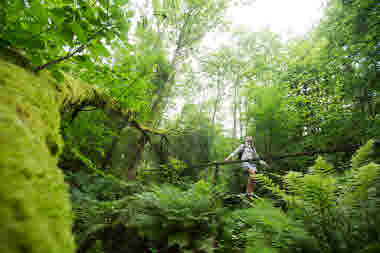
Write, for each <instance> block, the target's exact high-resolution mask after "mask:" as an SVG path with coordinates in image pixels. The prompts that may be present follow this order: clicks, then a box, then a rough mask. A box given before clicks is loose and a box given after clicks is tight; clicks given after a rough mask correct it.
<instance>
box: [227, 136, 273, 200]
mask: <svg viewBox="0 0 380 253" xmlns="http://www.w3.org/2000/svg"><path fill="white" fill-rule="evenodd" d="M241 152H242V156H241V158H240V159H241V160H250V159H258V161H259V163H260V164H262V165H264V166H266V167H268V165H267V163H266V162H265V161H263V160H261V159H260V156H259V155H258V154H257V152H256V149H255V147H254V146H253V144H252V136H247V137H246V138H245V143H243V144H241V145H240V146H239V147H238V148H237V149H235V151H234V152H232V153H231V154H230V155H229V156H227V158H226V159H225V161H228V160H230V158H231V157H233V156H234V155H236V154H239V153H241ZM242 167H243V169H246V170H247V171H248V174H249V177H248V182H247V194H248V195H251V194H252V193H253V185H254V178H255V175H256V172H257V169H256V164H255V163H254V162H243V163H242Z"/></svg>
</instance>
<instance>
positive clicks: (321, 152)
mask: <svg viewBox="0 0 380 253" xmlns="http://www.w3.org/2000/svg"><path fill="white" fill-rule="evenodd" d="M358 147H359V146H352V147H350V148H345V149H336V150H316V151H309V152H299V153H294V154H285V155H279V156H273V157H271V156H268V157H266V158H270V159H272V160H281V159H284V158H289V157H298V156H313V155H316V154H330V153H340V152H351V151H354V150H355V149H356V148H358ZM260 160H262V159H257V158H256V159H249V160H235V161H224V162H214V163H205V164H198V165H194V166H191V167H188V169H195V168H202V167H210V166H217V165H229V164H236V163H243V162H257V161H260ZM263 160H265V159H263Z"/></svg>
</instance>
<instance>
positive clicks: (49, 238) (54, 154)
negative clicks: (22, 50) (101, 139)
mask: <svg viewBox="0 0 380 253" xmlns="http://www.w3.org/2000/svg"><path fill="white" fill-rule="evenodd" d="M0 83H1V85H0V114H1V117H0V128H1V131H0V150H1V159H0V167H1V169H0V176H1V180H2V182H1V184H0V199H1V204H0V216H1V224H2V225H1V227H0V236H1V237H2V238H5V240H2V243H1V245H0V250H1V251H2V252H9V253H21V252H33V253H34V252H36V253H37V252H39V253H48V252H49V253H51V252H56V253H58V252H63V253H72V252H74V248H75V245H74V240H73V236H72V234H71V225H72V216H71V215H72V214H71V204H70V200H69V195H68V187H67V185H66V184H65V182H64V178H63V174H62V172H61V171H60V170H59V169H58V167H57V160H58V156H59V154H60V153H61V151H62V146H63V142H62V138H61V136H60V134H59V126H60V125H59V122H60V115H59V106H60V104H59V103H57V100H56V99H55V98H56V97H57V95H58V92H57V90H56V85H57V84H56V82H55V81H54V80H52V78H51V77H50V76H49V75H47V74H44V75H41V76H40V77H37V76H35V75H33V74H31V73H30V72H27V71H26V70H24V69H22V68H20V67H17V66H15V65H12V64H10V63H6V62H4V61H3V60H0Z"/></svg>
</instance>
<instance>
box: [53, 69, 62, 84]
mask: <svg viewBox="0 0 380 253" xmlns="http://www.w3.org/2000/svg"><path fill="white" fill-rule="evenodd" d="M51 74H52V76H53V77H54V79H55V80H57V82H59V83H61V82H63V80H65V76H64V75H63V74H62V72H61V71H59V70H53V71H52V72H51Z"/></svg>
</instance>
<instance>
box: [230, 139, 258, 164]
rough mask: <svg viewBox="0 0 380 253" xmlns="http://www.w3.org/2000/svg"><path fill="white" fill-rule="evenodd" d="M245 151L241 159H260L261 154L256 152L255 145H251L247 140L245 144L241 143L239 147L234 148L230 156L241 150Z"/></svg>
mask: <svg viewBox="0 0 380 253" xmlns="http://www.w3.org/2000/svg"><path fill="white" fill-rule="evenodd" d="M241 151H243V155H242V157H241V160H249V159H259V158H260V157H259V155H258V154H257V152H256V149H255V147H253V146H252V145H249V144H248V143H247V142H246V143H244V144H241V145H240V146H239V147H238V148H237V149H235V150H234V152H232V153H231V154H230V155H229V156H228V157H232V156H234V155H236V154H238V153H239V152H241Z"/></svg>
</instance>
